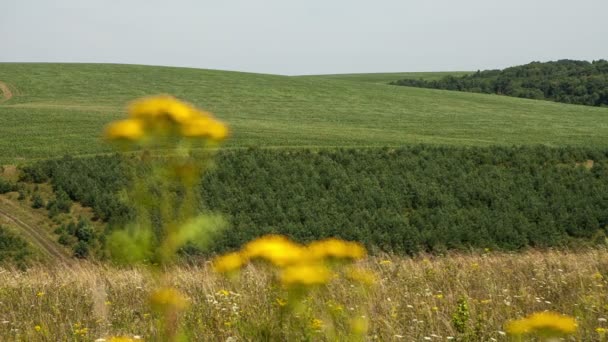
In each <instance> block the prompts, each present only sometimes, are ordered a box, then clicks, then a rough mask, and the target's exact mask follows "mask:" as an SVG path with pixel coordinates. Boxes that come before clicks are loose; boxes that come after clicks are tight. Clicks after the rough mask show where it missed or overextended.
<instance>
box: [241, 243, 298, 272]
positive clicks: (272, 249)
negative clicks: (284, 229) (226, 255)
mask: <svg viewBox="0 0 608 342" xmlns="http://www.w3.org/2000/svg"><path fill="white" fill-rule="evenodd" d="M242 255H243V256H244V257H245V258H246V259H263V260H266V261H269V262H271V263H272V264H274V265H276V266H279V267H284V266H287V265H291V264H294V263H297V262H301V261H302V260H303V259H304V258H305V257H306V251H305V249H304V247H302V246H301V245H299V244H297V243H295V242H293V241H290V240H289V239H287V238H286V237H284V236H281V235H266V236H263V237H261V238H258V239H256V240H253V241H251V242H249V243H247V244H246V245H245V246H244V247H243V251H242Z"/></svg>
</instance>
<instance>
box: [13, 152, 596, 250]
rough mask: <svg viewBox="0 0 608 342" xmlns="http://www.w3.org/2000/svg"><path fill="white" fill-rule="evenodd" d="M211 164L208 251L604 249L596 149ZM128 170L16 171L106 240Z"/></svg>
mask: <svg viewBox="0 0 608 342" xmlns="http://www.w3.org/2000/svg"><path fill="white" fill-rule="evenodd" d="M216 161H217V164H216V165H217V167H216V168H214V169H213V170H212V171H210V172H209V173H207V175H206V176H205V178H204V179H203V182H202V187H201V188H200V190H201V191H200V193H201V198H202V200H201V202H200V208H201V210H203V211H212V212H217V213H221V214H223V215H224V216H225V218H226V219H227V220H228V221H229V223H230V228H229V229H228V230H226V231H224V232H223V233H221V234H220V236H217V238H216V239H215V245H214V246H213V249H214V250H215V251H223V250H229V249H233V248H236V247H238V246H240V245H241V244H242V243H244V242H246V241H249V240H251V239H253V238H255V237H257V236H260V235H263V234H268V233H280V234H286V235H288V236H290V237H292V238H294V239H296V240H298V241H310V240H314V239H320V238H324V237H330V236H335V237H340V238H343V239H348V240H358V241H362V242H364V243H365V244H366V245H367V246H368V247H370V248H371V249H376V250H383V251H392V252H398V253H405V254H414V253H417V252H433V253H436V252H443V251H445V250H448V249H459V250H467V249H470V248H492V249H502V250H517V249H521V248H526V247H551V246H579V245H580V244H581V243H582V244H590V243H591V244H593V243H605V241H606V240H605V238H606V234H605V233H606V226H607V225H608V195H607V194H608V153H607V152H606V151H605V150H600V149H580V148H557V149H554V148H547V147H484V148H481V147H479V148H462V147H461V148H454V147H432V146H412V147H403V148H398V149H389V148H384V149H338V150H321V151H315V150H292V151H289V150H285V151H275V150H265V149H250V150H234V151H223V152H221V153H219V154H218V156H217V160H216ZM134 164H136V163H131V162H130V161H129V160H125V159H123V158H122V157H120V156H98V157H94V158H86V159H77V158H70V157H66V158H63V159H58V160H49V161H41V162H38V163H36V164H32V165H29V166H27V167H25V168H24V169H23V171H24V174H23V180H27V181H33V182H46V181H50V182H51V184H52V185H53V187H54V189H55V193H56V196H57V198H58V200H57V201H59V198H62V197H69V199H71V200H74V201H79V202H81V203H83V204H84V205H86V206H90V207H92V208H93V210H94V212H95V213H96V216H97V219H98V220H101V221H105V222H107V229H106V232H105V233H107V232H109V231H112V230H113V229H117V228H120V227H121V226H122V225H123V224H124V223H125V222H126V221H128V220H129V219H130V218H131V217H132V216H131V215H132V213H131V210H130V209H129V207H128V206H127V205H126V204H124V203H123V201H122V200H121V198H122V197H124V196H120V195H119V194H120V192H121V189H122V188H124V187H125V186H126V184H128V182H127V181H128V177H129V176H128V175H129V174H131V172H129V171H128V170H129V168H130V167H133V166H129V165H134ZM159 226H160V222H159ZM57 233H59V234H62V235H64V236H63V238H62V239H63V240H65V241H73V243H76V245H74V248H75V253H76V254H78V253H80V254H82V252H85V254H86V251H85V250H84V249H85V248H87V246H91V247H92V246H93V245H94V244H96V243H97V242H96V241H98V242H102V241H103V240H104V237H103V235H105V233H102V236H93V232H92V231H91V230H90V229H89V228H88V224H86V223H79V224H75V225H73V226H72V227H63V228H62V229H61V228H60V229H59V230H58V231H57ZM76 241H78V242H76ZM79 249H80V250H79Z"/></svg>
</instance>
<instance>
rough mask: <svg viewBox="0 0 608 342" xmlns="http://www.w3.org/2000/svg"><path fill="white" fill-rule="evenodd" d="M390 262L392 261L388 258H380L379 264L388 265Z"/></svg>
mask: <svg viewBox="0 0 608 342" xmlns="http://www.w3.org/2000/svg"><path fill="white" fill-rule="evenodd" d="M392 263H393V262H392V261H390V260H381V261H380V265H390V264H392Z"/></svg>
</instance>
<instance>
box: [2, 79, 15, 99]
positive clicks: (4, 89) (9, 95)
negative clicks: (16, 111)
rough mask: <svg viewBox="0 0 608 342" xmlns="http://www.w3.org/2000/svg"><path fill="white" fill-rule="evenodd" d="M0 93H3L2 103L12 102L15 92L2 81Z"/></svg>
mask: <svg viewBox="0 0 608 342" xmlns="http://www.w3.org/2000/svg"><path fill="white" fill-rule="evenodd" d="M0 92H1V93H2V94H1V96H0V103H2V102H5V101H8V100H10V99H11V98H12V97H13V92H12V91H11V88H9V87H8V85H7V84H6V83H4V82H2V81H0Z"/></svg>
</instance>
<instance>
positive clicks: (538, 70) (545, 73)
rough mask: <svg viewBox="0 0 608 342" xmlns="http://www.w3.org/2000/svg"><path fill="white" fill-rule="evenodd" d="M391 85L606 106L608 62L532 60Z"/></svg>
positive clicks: (607, 100)
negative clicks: (461, 74) (458, 75)
mask: <svg viewBox="0 0 608 342" xmlns="http://www.w3.org/2000/svg"><path fill="white" fill-rule="evenodd" d="M391 84H393V85H400V86H409V87H420V88H434V89H445V90H457V91H467V92H474V93H486V94H499V95H508V96H514V97H521V98H528V99H537V100H551V101H556V102H563V103H572V104H581V105H587V106H608V61H606V60H597V61H593V62H587V61H576V60H559V61H555V62H545V63H541V62H532V63H529V64H526V65H520V66H515V67H511V68H506V69H504V70H484V71H477V72H476V73H473V74H469V75H464V76H460V77H457V76H445V77H443V78H441V79H438V80H429V81H426V80H422V79H420V80H417V79H404V80H398V81H394V82H391Z"/></svg>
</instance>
